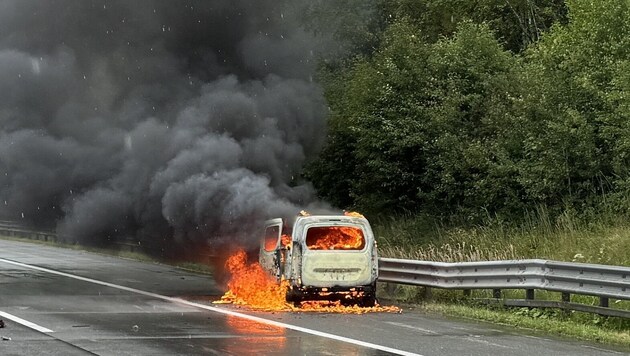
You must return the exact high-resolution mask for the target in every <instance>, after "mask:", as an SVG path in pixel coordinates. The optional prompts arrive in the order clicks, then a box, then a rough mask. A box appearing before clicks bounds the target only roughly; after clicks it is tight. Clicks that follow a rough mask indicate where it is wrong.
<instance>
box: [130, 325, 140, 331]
mask: <svg viewBox="0 0 630 356" xmlns="http://www.w3.org/2000/svg"><path fill="white" fill-rule="evenodd" d="M139 329H140V328H139V327H138V325H134V326H132V327H131V330H133V332H135V333H137V332H138V330H139Z"/></svg>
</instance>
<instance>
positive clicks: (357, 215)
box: [343, 211, 365, 218]
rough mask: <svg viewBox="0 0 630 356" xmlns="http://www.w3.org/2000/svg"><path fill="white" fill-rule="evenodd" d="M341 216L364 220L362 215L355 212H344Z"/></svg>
mask: <svg viewBox="0 0 630 356" xmlns="http://www.w3.org/2000/svg"><path fill="white" fill-rule="evenodd" d="M343 215H345V216H352V217H354V218H364V217H365V216H363V214H361V213H357V212H356V211H344V212H343Z"/></svg>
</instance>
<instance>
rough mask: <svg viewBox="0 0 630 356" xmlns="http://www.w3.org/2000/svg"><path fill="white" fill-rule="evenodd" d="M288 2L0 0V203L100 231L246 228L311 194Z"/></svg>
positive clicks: (308, 76) (195, 236) (69, 232)
mask: <svg viewBox="0 0 630 356" xmlns="http://www.w3.org/2000/svg"><path fill="white" fill-rule="evenodd" d="M300 11H301V9H300V5H299V4H297V2H294V1H278V0H256V1H238V0H237V1H235V0H229V1H228V0H220V1H170V0H164V1H158V0H153V1H149V0H145V1H127V0H121V1H110V0H100V1H96V0H90V1H88V0H81V1H76V0H68V1H65V0H50V1H38V0H6V1H2V2H0V128H1V131H0V214H1V215H2V217H4V218H7V219H24V221H29V222H31V223H34V224H36V225H39V226H46V225H48V226H54V227H56V228H57V230H58V232H59V233H60V235H61V236H65V237H66V238H67V239H69V240H72V241H75V240H78V241H81V242H83V243H93V244H103V243H108V242H115V241H117V240H121V239H123V238H126V237H128V236H136V237H138V239H141V240H142V239H144V240H145V241H146V240H147V239H153V240H156V241H159V242H160V243H162V244H163V246H170V245H177V246H183V245H186V243H189V242H203V241H207V240H208V239H213V238H226V237H227V238H234V239H243V238H246V237H247V236H248V235H250V234H251V233H252V230H253V227H254V226H256V225H257V224H259V223H260V222H261V221H262V220H264V219H266V218H269V217H275V216H288V215H292V214H295V213H296V212H297V211H299V209H300V208H301V207H303V206H306V205H308V204H312V203H313V202H314V198H313V191H312V188H311V187H310V185H309V184H308V183H304V182H300V181H299V180H298V178H297V175H298V174H299V171H300V169H301V167H302V165H303V163H304V162H305V160H306V159H308V158H309V157H311V156H313V155H314V154H316V152H317V150H318V149H319V147H320V146H321V144H322V140H323V138H324V136H325V135H324V130H325V117H326V113H327V109H326V105H325V102H324V99H323V96H322V92H321V89H320V88H319V86H318V85H317V84H316V83H314V82H313V80H312V76H313V72H314V68H315V60H316V57H317V56H318V55H319V54H320V51H321V49H322V48H323V47H322V44H321V43H320V41H319V39H317V38H314V37H313V36H312V35H311V34H309V33H308V32H307V31H306V30H304V29H303V26H301V24H300V20H299V16H298V15H299V13H300Z"/></svg>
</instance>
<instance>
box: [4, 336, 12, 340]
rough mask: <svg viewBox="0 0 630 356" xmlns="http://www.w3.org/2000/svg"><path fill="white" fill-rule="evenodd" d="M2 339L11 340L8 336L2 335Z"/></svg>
mask: <svg viewBox="0 0 630 356" xmlns="http://www.w3.org/2000/svg"><path fill="white" fill-rule="evenodd" d="M2 341H11V338H10V337H8V336H3V337H2Z"/></svg>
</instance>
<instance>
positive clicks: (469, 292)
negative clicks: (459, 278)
mask: <svg viewBox="0 0 630 356" xmlns="http://www.w3.org/2000/svg"><path fill="white" fill-rule="evenodd" d="M471 294H472V293H471V290H470V289H464V297H466V298H470V295H471Z"/></svg>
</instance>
